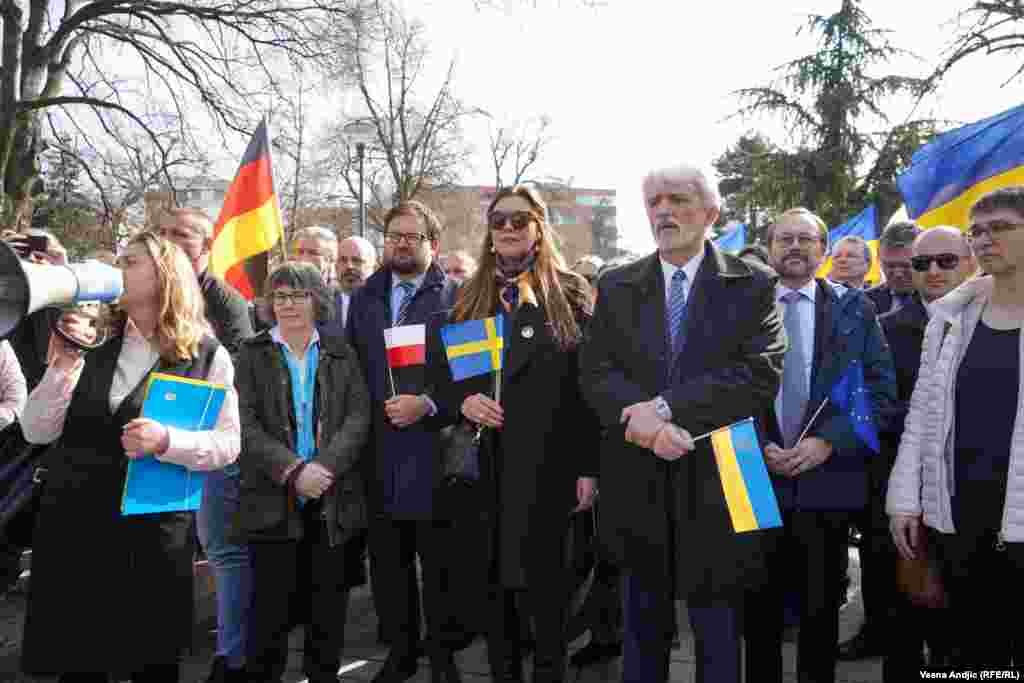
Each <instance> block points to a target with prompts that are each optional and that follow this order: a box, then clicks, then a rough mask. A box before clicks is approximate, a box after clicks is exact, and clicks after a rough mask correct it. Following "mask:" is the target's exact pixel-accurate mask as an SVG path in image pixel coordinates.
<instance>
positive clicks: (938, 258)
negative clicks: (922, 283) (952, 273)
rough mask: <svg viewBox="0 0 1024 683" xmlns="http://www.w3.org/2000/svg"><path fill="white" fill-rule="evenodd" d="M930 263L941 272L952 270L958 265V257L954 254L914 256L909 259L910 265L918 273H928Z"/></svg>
mask: <svg viewBox="0 0 1024 683" xmlns="http://www.w3.org/2000/svg"><path fill="white" fill-rule="evenodd" d="M932 263H934V264H935V265H937V266H938V267H939V268H942V270H953V269H954V268H956V267H957V266H958V265H960V257H959V256H957V255H956V254H935V255H934V256H915V257H914V258H912V259H910V265H911V266H912V267H913V268H914V270H916V271H917V272H919V273H926V272H928V269H929V268H931V267H932Z"/></svg>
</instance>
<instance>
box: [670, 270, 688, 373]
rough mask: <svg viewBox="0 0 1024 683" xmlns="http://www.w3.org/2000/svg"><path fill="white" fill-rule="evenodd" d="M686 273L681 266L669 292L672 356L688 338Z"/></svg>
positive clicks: (676, 353) (675, 274) (673, 276)
mask: <svg viewBox="0 0 1024 683" xmlns="http://www.w3.org/2000/svg"><path fill="white" fill-rule="evenodd" d="M685 285H686V273H685V272H683V269H682V268H680V269H679V270H677V271H676V272H675V273H674V274H673V275H672V285H671V287H670V288H669V293H668V304H667V308H668V333H669V337H670V338H671V341H672V357H673V358H675V357H676V356H677V355H678V354H679V351H680V350H682V348H683V341H685V339H686V329H685V326H686V288H685Z"/></svg>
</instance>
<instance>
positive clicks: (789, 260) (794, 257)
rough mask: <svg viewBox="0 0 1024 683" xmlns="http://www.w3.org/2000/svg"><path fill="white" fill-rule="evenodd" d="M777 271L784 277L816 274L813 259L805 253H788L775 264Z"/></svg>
mask: <svg viewBox="0 0 1024 683" xmlns="http://www.w3.org/2000/svg"><path fill="white" fill-rule="evenodd" d="M773 267H774V268H775V272H777V273H778V274H779V275H780V276H782V277H791V278H795V277H806V276H807V274H808V273H810V274H812V275H813V274H814V269H813V267H812V264H811V260H810V259H809V258H807V256H805V255H803V254H786V256H785V257H784V258H783V259H782V260H781V261H779V262H778V263H775V264H773Z"/></svg>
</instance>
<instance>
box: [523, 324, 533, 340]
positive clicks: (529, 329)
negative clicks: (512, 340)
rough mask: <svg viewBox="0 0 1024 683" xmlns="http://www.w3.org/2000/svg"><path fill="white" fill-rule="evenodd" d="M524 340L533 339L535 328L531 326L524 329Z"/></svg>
mask: <svg viewBox="0 0 1024 683" xmlns="http://www.w3.org/2000/svg"><path fill="white" fill-rule="evenodd" d="M523 339H533V328H532V327H530V326H529V325H527V326H526V327H524V328H523Z"/></svg>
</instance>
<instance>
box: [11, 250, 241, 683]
mask: <svg viewBox="0 0 1024 683" xmlns="http://www.w3.org/2000/svg"><path fill="white" fill-rule="evenodd" d="M118 261H119V265H120V267H121V269H122V272H123V276H124V293H123V294H122V296H121V299H120V301H119V313H120V315H119V320H117V321H116V322H115V324H114V332H113V333H112V336H111V338H110V339H109V341H107V342H106V343H105V344H104V345H102V346H101V347H99V348H98V349H96V350H93V351H90V352H88V353H87V354H83V353H82V352H81V351H80V350H78V349H77V348H75V347H73V346H71V345H70V344H67V343H66V342H64V341H63V340H62V339H61V338H60V337H59V336H58V335H54V336H52V337H51V340H50V356H49V358H50V363H49V367H48V369H47V370H46V374H45V375H44V376H43V379H42V381H41V382H40V383H39V385H38V386H37V387H36V388H35V389H34V390H33V391H32V394H31V395H30V396H29V402H28V405H27V407H26V409H25V413H24V415H23V418H22V426H23V429H24V432H25V437H26V439H27V440H28V441H29V442H30V443H54V442H56V445H55V446H54V447H53V448H52V449H51V450H50V451H49V452H48V453H47V455H46V463H45V471H44V472H42V480H43V490H42V494H41V496H40V508H39V513H38V518H37V522H36V530H35V534H34V546H33V552H32V581H31V583H30V588H29V595H28V609H27V612H26V616H25V636H24V642H23V644H22V650H21V657H22V668H23V669H24V670H25V672H27V673H30V674H33V675H58V676H59V679H58V680H59V681H60V682H61V683H73V682H81V683H85V682H87V681H88V682H93V681H96V682H101V681H102V682H106V681H108V680H110V678H115V679H121V680H123V679H126V678H128V679H131V680H132V681H134V682H135V683H176V682H177V681H178V679H179V675H180V664H179V658H180V655H181V652H182V649H183V648H185V647H186V646H187V645H188V644H189V643H190V641H191V635H192V600H193V592H192V542H191V539H190V536H189V529H190V527H191V523H192V514H191V513H187V512H166V513H157V514H147V515H132V516H122V514H121V511H120V504H121V497H122V492H123V489H124V482H125V473H126V469H127V466H128V461H129V460H130V459H133V458H145V457H154V458H156V459H157V460H160V461H162V462H166V463H173V464H175V465H180V466H182V467H186V468H188V469H190V470H213V469H218V468H220V467H223V466H224V465H226V464H228V463H230V462H233V461H234V460H235V459H236V458H237V457H238V449H239V421H238V398H237V394H236V393H235V391H234V389H233V386H234V368H233V366H232V364H231V359H230V357H229V356H228V353H227V351H226V350H225V349H224V348H223V347H221V346H220V344H219V343H218V342H217V340H216V339H215V338H214V337H213V336H212V334H211V332H210V328H209V325H208V324H207V322H206V318H205V317H204V314H203V298H202V294H201V293H200V291H199V287H198V285H197V284H196V278H195V275H194V273H193V272H192V266H191V264H190V263H189V261H188V258H187V257H186V256H185V254H184V252H182V251H181V249H179V248H178V247H176V246H175V245H173V244H171V243H170V242H168V241H166V240H164V239H162V238H160V237H157V236H156V235H154V234H151V233H141V234H139V235H137V236H136V237H134V238H132V239H131V240H130V241H129V243H128V245H127V246H126V247H125V248H124V251H123V252H122V253H121V255H120V257H119V259H118ZM152 372H161V373H166V374H173V375H180V376H182V377H185V378H190V379H196V380H207V381H210V382H214V383H217V384H222V385H225V386H226V387H227V396H226V398H225V400H224V404H223V406H222V408H221V411H220V414H219V416H218V418H217V422H216V424H215V427H214V429H212V430H209V431H199V432H189V431H183V430H179V429H175V428H172V427H167V426H164V425H163V424H160V423H159V422H156V421H154V420H151V419H148V418H144V417H140V414H141V411H142V406H143V401H144V400H145V393H146V387H147V379H148V378H149V376H150V374H151V373H152Z"/></svg>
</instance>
